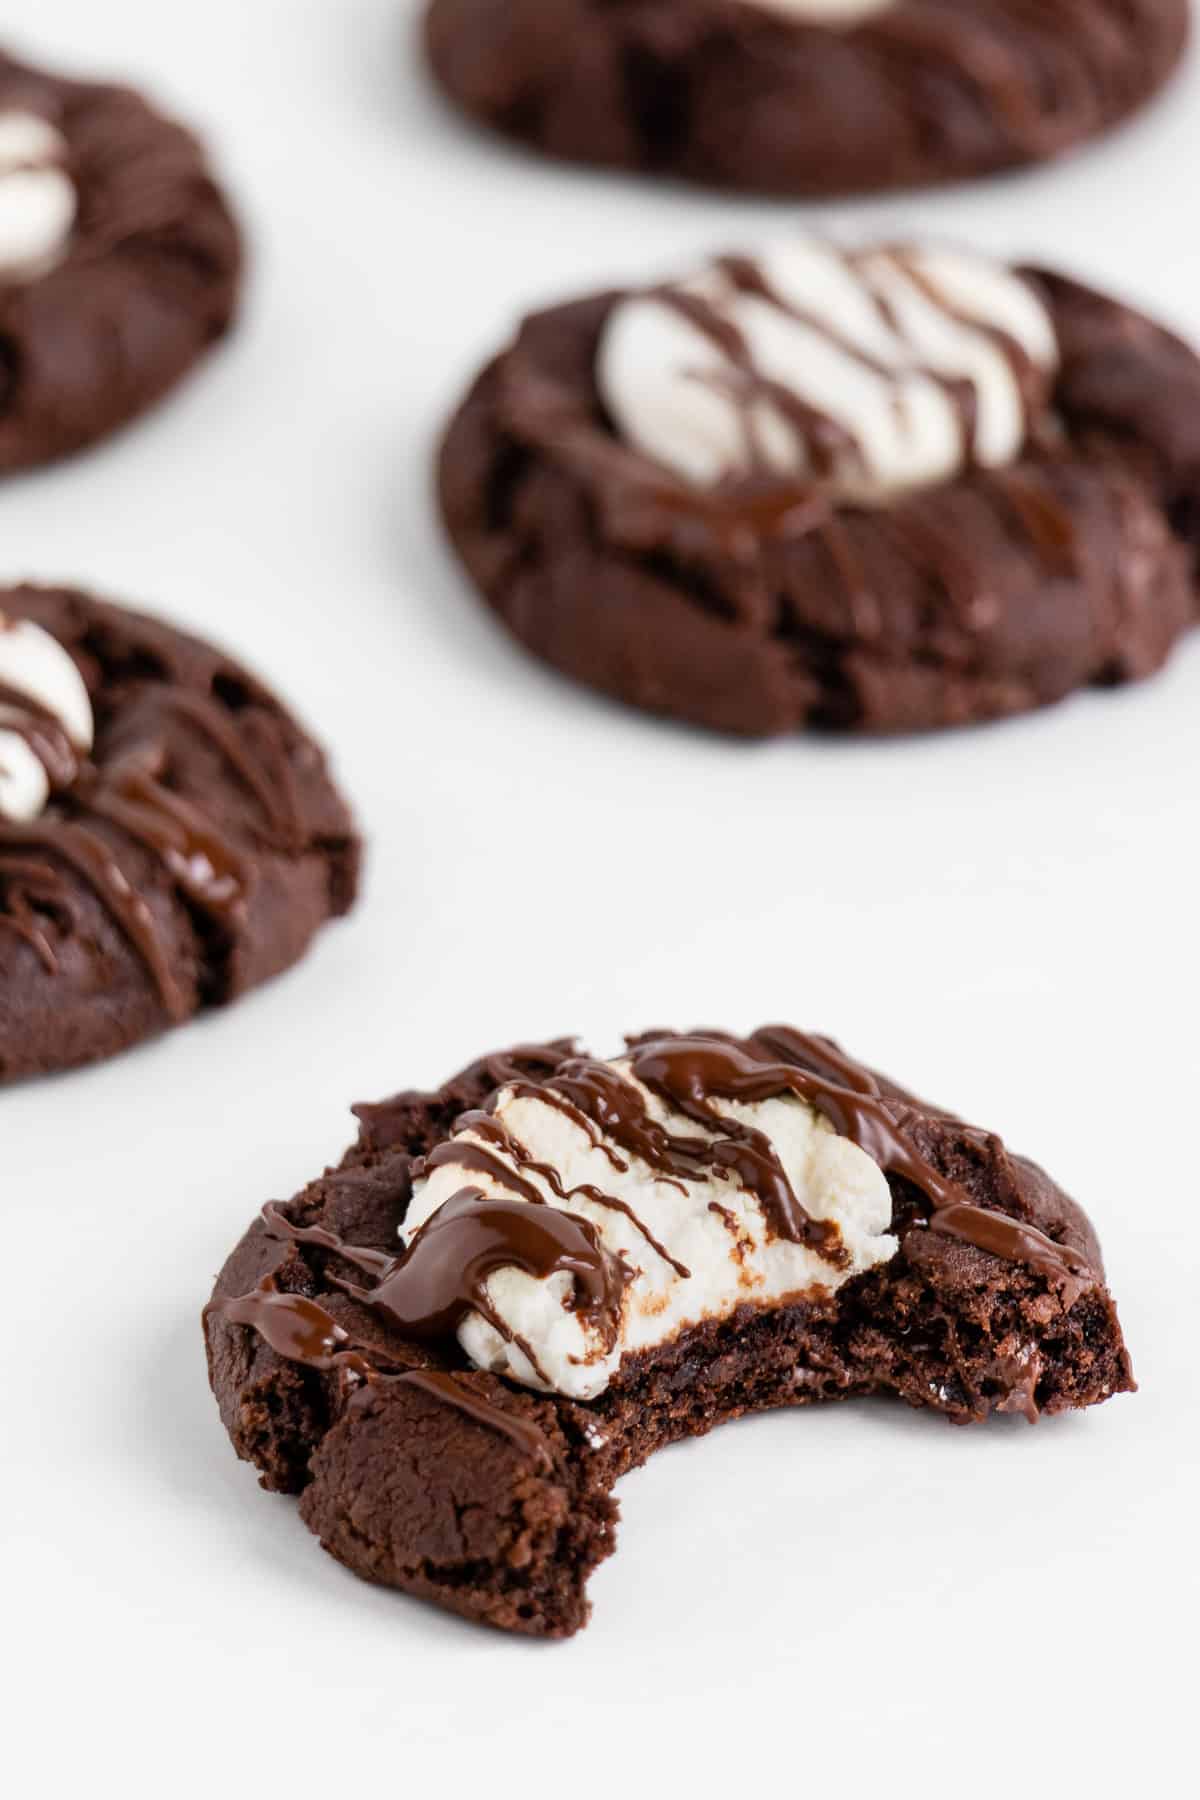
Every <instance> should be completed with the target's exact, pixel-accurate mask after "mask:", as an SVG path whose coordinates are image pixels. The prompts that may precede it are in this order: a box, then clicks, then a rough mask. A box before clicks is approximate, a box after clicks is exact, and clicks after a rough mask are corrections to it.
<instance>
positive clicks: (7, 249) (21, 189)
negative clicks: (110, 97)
mask: <svg viewBox="0 0 1200 1800" xmlns="http://www.w3.org/2000/svg"><path fill="white" fill-rule="evenodd" d="M66 157H67V142H66V139H65V138H64V137H63V135H62V133H61V132H60V131H58V130H57V129H56V128H55V127H54V126H53V125H51V123H50V122H49V120H48V119H43V118H40V117H39V116H38V114H37V113H28V112H0V283H3V282H6V281H7V282H14V281H33V280H35V279H36V278H37V277H38V276H39V275H44V274H45V273H46V272H47V270H48V269H51V268H53V267H54V265H55V263H56V262H58V261H59V260H60V259H61V257H62V255H63V252H64V251H65V249H66V247H67V243H68V241H69V239H70V236H71V229H72V226H73V225H74V223H75V212H76V204H77V200H76V193H75V183H74V182H73V181H72V179H71V177H70V175H69V174H68V173H67V170H66V168H65V167H64V166H63V165H64V164H65V161H66Z"/></svg>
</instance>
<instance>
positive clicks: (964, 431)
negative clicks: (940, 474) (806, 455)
mask: <svg viewBox="0 0 1200 1800" xmlns="http://www.w3.org/2000/svg"><path fill="white" fill-rule="evenodd" d="M891 254H892V255H893V256H894V257H895V259H896V261H897V262H899V263H900V265H901V267H902V268H903V269H904V272H905V274H906V275H907V276H908V277H909V279H910V280H912V281H914V282H917V283H918V285H919V286H920V287H921V288H922V290H923V291H924V293H925V294H926V296H927V298H928V299H929V300H931V301H932V302H933V304H934V305H935V306H938V307H940V308H941V309H942V311H944V312H946V313H947V314H950V315H952V316H953V317H955V318H956V319H958V320H959V321H960V322H961V323H962V324H964V325H967V326H969V327H971V329H973V330H977V331H983V332H984V333H985V334H986V335H992V334H991V333H989V332H988V329H987V327H986V326H981V325H977V324H976V323H975V321H974V320H971V319H969V318H967V317H966V315H964V314H962V313H959V312H956V311H955V309H954V308H952V307H950V306H948V305H947V304H946V302H945V300H944V299H943V298H942V296H941V294H940V293H939V292H938V291H937V289H936V288H935V287H933V285H932V284H931V283H930V282H928V281H923V280H921V279H920V278H919V276H918V272H917V270H916V268H915V266H914V260H913V259H910V258H908V257H905V256H904V255H903V254H902V253H901V252H897V251H892V252H891ZM858 260H859V259H858V258H857V257H855V256H848V257H847V258H846V261H847V263H848V265H849V266H850V268H851V269H853V268H854V267H855V265H856V263H857V262H858ZM718 267H719V268H721V269H723V270H724V272H725V274H726V275H727V276H728V277H729V279H730V280H731V281H732V283H733V285H734V287H736V288H737V289H738V291H739V292H740V293H743V294H748V295H750V296H751V297H752V298H753V299H757V300H761V301H762V302H763V303H764V304H765V305H767V306H773V307H774V308H775V309H776V311H777V312H782V313H786V314H787V316H788V317H789V318H792V319H795V320H796V321H797V322H798V323H799V324H801V325H804V326H807V328H808V329H809V330H810V331H813V332H817V333H819V334H820V335H821V336H822V337H824V338H825V339H826V341H827V342H828V343H830V344H832V345H833V346H834V348H835V349H837V350H839V351H840V352H841V354H842V355H843V356H847V357H850V358H851V359H852V360H853V361H854V362H856V363H858V365H859V367H860V368H863V369H868V370H869V371H870V372H871V373H872V374H873V375H878V376H881V377H882V378H883V379H884V380H885V381H894V380H895V379H896V372H895V371H894V370H893V369H890V368H889V367H888V366H887V365H886V364H885V363H881V362H880V361H879V359H878V358H877V357H874V356H872V355H871V354H870V352H869V351H867V350H864V349H863V348H862V347H861V346H860V345H858V344H856V343H855V342H854V340H853V339H852V338H850V337H847V336H846V335H845V334H844V333H842V332H840V331H838V329H837V327H836V326H834V325H831V324H830V323H829V321H828V320H827V319H823V318H822V317H821V315H820V314H819V313H814V312H809V311H808V310H806V309H805V308H804V307H802V306H797V305H795V304H794V302H792V301H790V300H786V299H785V298H784V297H783V295H782V294H780V293H779V292H777V290H776V289H775V288H774V287H773V286H772V285H771V282H770V281H769V280H768V278H767V274H766V271H765V269H763V267H762V265H761V264H760V263H756V262H755V261H754V260H753V258H751V257H748V256H725V257H722V258H721V259H720V261H719V263H718ZM863 293H864V295H866V296H867V297H868V298H869V299H870V300H871V302H872V304H873V305H874V307H875V310H876V312H877V313H878V314H879V316H880V317H881V319H882V320H883V323H884V324H885V325H886V326H887V327H888V329H889V330H890V331H893V332H894V333H895V334H896V335H897V336H898V337H899V338H901V340H903V337H904V332H903V330H902V329H901V327H900V324H899V321H898V320H897V319H896V317H895V314H894V312H893V310H892V308H891V307H890V306H889V305H888V303H887V301H886V300H885V299H883V298H882V297H881V296H879V295H876V294H872V292H871V290H870V288H869V287H867V286H866V285H865V283H864V286H863ZM1003 348H1004V349H1005V352H1006V354H1007V355H1008V357H1009V360H1010V362H1012V363H1013V364H1014V367H1016V366H1017V361H1018V358H1019V360H1020V363H1022V364H1024V365H1026V366H1028V358H1027V357H1025V355H1024V353H1023V352H1019V351H1018V350H1017V347H1016V346H1015V345H1013V344H1012V343H1011V342H1010V341H1009V340H1007V339H1005V340H1004V343H1003ZM921 373H922V374H923V375H925V376H926V377H927V378H928V379H929V380H930V381H933V382H936V383H937V385H938V386H939V387H940V388H941V389H942V391H943V393H944V394H945V395H946V397H947V399H948V400H949V402H950V404H951V406H952V407H953V408H954V414H955V419H956V421H957V424H958V436H959V449H960V453H961V456H962V460H963V464H964V466H965V467H968V468H969V467H970V466H971V465H972V464H973V463H974V461H975V428H976V424H977V422H978V413H979V404H978V401H977V399H976V395H975V388H974V386H973V384H972V383H971V382H970V381H969V380H967V379H966V377H965V376H956V375H943V374H942V373H941V372H940V371H939V370H937V369H933V368H929V367H926V366H923V367H922V369H921ZM1023 392H1024V389H1023ZM764 397H765V398H776V396H774V395H768V396H764ZM817 416H818V417H825V416H826V415H822V414H818V415H817ZM843 437H844V439H845V444H844V445H843V448H845V447H848V448H849V449H850V450H851V452H852V453H853V455H854V459H855V461H856V462H857V463H858V464H859V466H860V468H861V467H863V466H864V457H863V453H862V446H861V445H860V444H859V442H858V440H857V439H856V438H855V437H854V436H853V435H852V434H851V433H850V432H848V431H844V430H843ZM814 468H816V469H817V471H818V473H824V472H828V471H822V470H821V469H820V467H819V465H818V464H815V463H814Z"/></svg>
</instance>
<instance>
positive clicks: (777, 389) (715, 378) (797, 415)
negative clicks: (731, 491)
mask: <svg viewBox="0 0 1200 1800" xmlns="http://www.w3.org/2000/svg"><path fill="white" fill-rule="evenodd" d="M747 266H749V265H747ZM763 288H764V290H765V291H766V283H765V282H764V283H763ZM656 294H657V298H658V299H659V300H661V301H662V303H663V305H665V306H669V307H671V308H672V309H673V310H674V311H675V312H677V313H679V315H680V316H681V318H684V319H686V320H687V322H688V324H689V325H692V326H694V327H695V329H696V330H697V331H700V332H702V333H703V334H704V336H705V337H707V338H708V339H709V340H710V342H712V343H713V344H715V345H716V347H717V349H718V350H720V351H721V353H722V355H724V356H725V357H727V358H728V360H729V363H730V365H731V366H730V369H729V372H728V374H721V373H716V372H712V371H706V372H705V373H704V375H703V376H702V377H700V379H703V380H704V381H706V382H708V383H709V384H710V385H711V386H717V387H720V388H721V389H723V390H724V391H726V392H727V393H728V394H729V397H730V399H731V400H733V402H734V403H735V405H736V406H737V409H738V416H739V419H740V422H741V429H742V434H743V437H744V439H745V444H746V454H747V458H748V460H749V462H750V465H751V467H752V468H754V469H756V470H759V471H764V472H765V471H766V470H768V469H769V468H770V460H769V458H768V457H767V455H766V454H765V452H764V451H763V448H762V445H761V444H760V442H759V432H758V419H757V411H756V409H757V407H758V405H759V403H760V402H762V401H768V402H769V403H770V405H771V406H772V407H773V408H774V409H775V410H776V411H777V412H778V413H779V414H780V415H781V416H782V417H783V418H784V419H786V421H787V423H788V424H789V425H790V426H791V427H792V430H793V431H794V432H795V433H796V437H797V439H798V440H799V442H800V443H802V444H803V445H804V450H805V454H806V456H807V457H808V460H809V462H810V463H811V465H812V469H813V473H814V475H815V476H816V477H817V478H818V479H819V478H821V477H829V476H831V475H832V474H833V473H834V471H835V470H836V469H837V468H838V467H839V466H840V465H842V464H844V463H845V462H847V461H849V462H852V463H853V464H854V465H855V466H856V467H857V468H858V469H859V470H860V471H865V466H866V465H865V461H864V458H863V453H862V446H861V445H860V444H859V442H858V439H857V438H856V437H855V436H854V433H853V432H852V431H848V430H847V429H846V427H845V426H844V425H843V424H841V422H840V421H839V420H837V419H835V418H833V417H832V416H831V415H830V414H829V413H826V412H822V411H821V409H820V407H817V406H811V405H810V404H809V402H808V401H807V400H805V399H803V398H802V396H801V395H799V394H797V393H795V392H794V390H793V389H792V388H790V387H788V386H787V385H786V383H784V382H781V381H777V380H773V379H772V378H771V377H770V376H767V375H764V374H763V373H762V371H761V370H760V369H759V368H758V366H757V364H756V363H755V361H754V356H753V353H752V351H751V349H750V346H749V344H748V343H747V342H746V339H745V338H744V337H743V336H742V333H741V332H740V331H739V330H738V328H737V326H736V325H735V324H734V323H733V321H732V320H731V319H727V318H726V317H725V316H724V314H723V313H721V312H720V310H719V309H718V308H717V307H715V306H713V305H711V304H710V303H709V302H708V301H707V300H704V299H701V298H700V296H699V295H697V294H692V293H689V292H687V290H686V289H684V288H675V287H663V288H659V289H657V290H656Z"/></svg>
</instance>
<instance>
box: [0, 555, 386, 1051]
mask: <svg viewBox="0 0 1200 1800" xmlns="http://www.w3.org/2000/svg"><path fill="white" fill-rule="evenodd" d="M358 861H359V842H358V838H357V835H356V833H355V829H354V825H353V822H352V820H351V818H350V815H349V813H348V812H347V810H346V807H345V806H344V804H343V802H342V800H341V798H340V797H339V795H338V793H337V791H336V789H335V788H334V787H333V784H332V782H331V781H330V779H329V775H328V773H327V771H326V768H325V762H324V759H323V758H322V756H321V753H320V751H319V750H318V749H317V748H316V746H315V745H314V744H313V742H312V740H311V739H310V738H309V737H307V736H306V734H305V733H304V732H303V731H302V730H301V729H300V727H299V726H298V725H297V724H296V723H295V721H294V720H293V719H291V718H290V717H289V715H288V714H287V713H286V712H285V711H284V710H283V708H282V707H281V706H280V704H279V702H278V701H277V700H275V699H274V698H273V697H272V695H271V694H270V693H268V692H267V690H266V689H265V688H264V687H262V686H261V685H260V683H259V682H258V681H256V680H255V678H254V677H253V676H252V675H249V674H247V673H246V671H245V670H244V669H242V668H240V667H239V665H238V664H237V663H235V662H233V661H231V660H230V658H229V657H227V656H223V655H222V654H221V652H220V651H218V650H214V649H211V648H210V647H209V646H208V645H206V644H202V643H200V642H199V641H198V640H197V639H195V638H191V637H185V636H184V634H183V633H182V632H179V631H174V630H171V629H170V628H169V627H167V626H165V625H161V624H157V623H156V622H155V621H154V620H153V619H147V618H144V617H142V616H141V615H140V614H138V613H132V612H127V611H125V609H124V608H123V607H119V606H111V605H108V604H106V603H105V602H104V601H101V600H94V599H92V598H90V597H89V596H88V595H86V594H79V593H73V592H70V591H68V590H66V589H59V588H34V587H19V588H7V589H0V1081H2V1080H5V1079H11V1078H12V1077H14V1076H19V1075H31V1074H40V1073H44V1072H46V1071H49V1070H52V1069H64V1068H68V1067H71V1066H72V1065H74V1064H77V1063H86V1062H91V1061H94V1060H95V1059H96V1058H98V1057H102V1056H111V1055H112V1054H113V1053H114V1052H115V1051H118V1050H123V1049H125V1048H126V1047H127V1046H128V1045H130V1044H134V1043H137V1042H138V1041H139V1040H140V1039H142V1038H146V1037H149V1036H150V1035H151V1034H152V1033H154V1032H157V1031H160V1030H162V1028H163V1027H164V1026H167V1025H178V1024H180V1023H181V1022H182V1021H183V1020H185V1019H188V1018H190V1017H191V1016H192V1015H193V1014H194V1013H196V1012H198V1011H199V1010H200V1009H201V1008H203V1007H209V1006H221V1005H224V1004H225V1003H226V1002H227V1001H230V1000H234V999H236V998H237V997H238V996H239V995H240V994H243V993H245V991H246V990H247V988H251V987H254V986H255V985H256V984H257V983H258V982H260V981H265V980H267V979H268V977H269V976H272V975H276V974H278V973H279V971H280V970H282V969H285V968H287V967H288V965H289V964H290V963H293V962H295V961H296V960H297V958H298V957H300V956H301V955H302V954H303V953H304V950H305V949H306V947H307V945H308V942H309V939H310V938H311V937H312V935H313V933H314V932H315V931H316V930H317V928H318V926H320V925H322V924H323V923H324V922H325V920H326V919H328V918H332V917H334V916H336V915H337V914H340V913H344V912H346V911H347V910H348V908H349V907H350V905H351V904H352V902H353V900H354V895H355V888H356V885H357V878H358Z"/></svg>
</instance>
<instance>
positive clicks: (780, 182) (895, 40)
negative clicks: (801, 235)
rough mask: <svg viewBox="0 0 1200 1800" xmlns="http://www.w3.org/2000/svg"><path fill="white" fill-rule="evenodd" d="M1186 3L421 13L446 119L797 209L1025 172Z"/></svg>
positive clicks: (1154, 79)
mask: <svg viewBox="0 0 1200 1800" xmlns="http://www.w3.org/2000/svg"><path fill="white" fill-rule="evenodd" d="M1187 33H1188V6H1187V0H1070V4H1058V5H1048V4H1036V3H1035V4H1030V0H503V3H502V4H501V3H498V0H433V4H432V6H431V7H430V9H429V12H428V15H427V19H426V39H427V45H428V53H429V60H430V63H431V66H432V69H433V72H434V74H435V76H436V78H437V80H438V81H439V82H440V84H441V86H442V88H443V89H444V90H445V92H446V93H447V94H448V95H449V96H450V98H451V99H452V100H453V101H454V102H455V103H456V104H457V105H458V106H460V107H461V108H462V109H463V111H464V112H466V113H468V114H470V115H471V116H472V117H473V118H474V119H476V120H478V121H479V122H480V123H481V124H483V125H486V126H489V127H491V128H492V129H493V130H496V131H501V132H504V133H506V134H507V135H508V136H510V137H513V138H516V139H518V140H519V141H520V142H522V143H525V144H528V145H531V146H532V147H534V148H535V149H537V150H540V151H542V152H543V153H545V154H546V155H549V156H555V157H565V158H569V159H570V160H572V161H576V162H585V163H602V164H607V165H609V166H611V167H614V168H618V169H626V170H632V171H635V172H637V173H639V174H645V175H658V176H675V177H682V178H683V179H685V180H688V181H695V182H702V183H706V184H708V185H711V186H719V187H733V188H741V189H745V190H747V191H750V192H758V193H773V194H797V195H806V194H807V195H825V194H845V193H856V192H870V191H872V190H882V189H887V188H898V187H914V186H919V185H924V184H928V183H934V182H942V181H954V180H959V179H961V178H962V177H965V176H970V175H980V174H986V173H989V172H991V171H993V170H997V169H1006V168H1011V167H1014V166H1017V165H1019V164H1022V163H1038V162H1044V161H1046V160H1047V159H1049V158H1051V157H1054V156H1058V155H1061V154H1062V153H1063V152H1064V151H1067V150H1072V149H1074V148H1075V147H1076V146H1077V145H1078V144H1080V143H1082V142H1084V141H1085V140H1086V139H1088V138H1091V137H1094V136H1096V135H1097V134H1098V133H1101V132H1104V131H1107V130H1109V129H1110V128H1111V127H1113V126H1114V125H1116V124H1117V123H1119V122H1120V121H1121V120H1122V119H1124V118H1125V117H1126V116H1127V115H1128V114H1129V113H1131V112H1133V111H1134V110H1135V109H1136V108H1137V107H1139V106H1140V105H1142V104H1143V102H1144V101H1146V100H1147V99H1149V97H1150V96H1151V95H1152V94H1153V93H1155V91H1156V90H1157V89H1158V88H1159V87H1161V85H1162V84H1163V82H1164V81H1166V79H1167V78H1168V76H1169V75H1170V74H1171V72H1172V70H1173V69H1174V68H1175V66H1176V64H1177V63H1178V61H1179V59H1180V56H1181V54H1182V51H1183V48H1184V45H1185V43H1186V40H1187Z"/></svg>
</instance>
